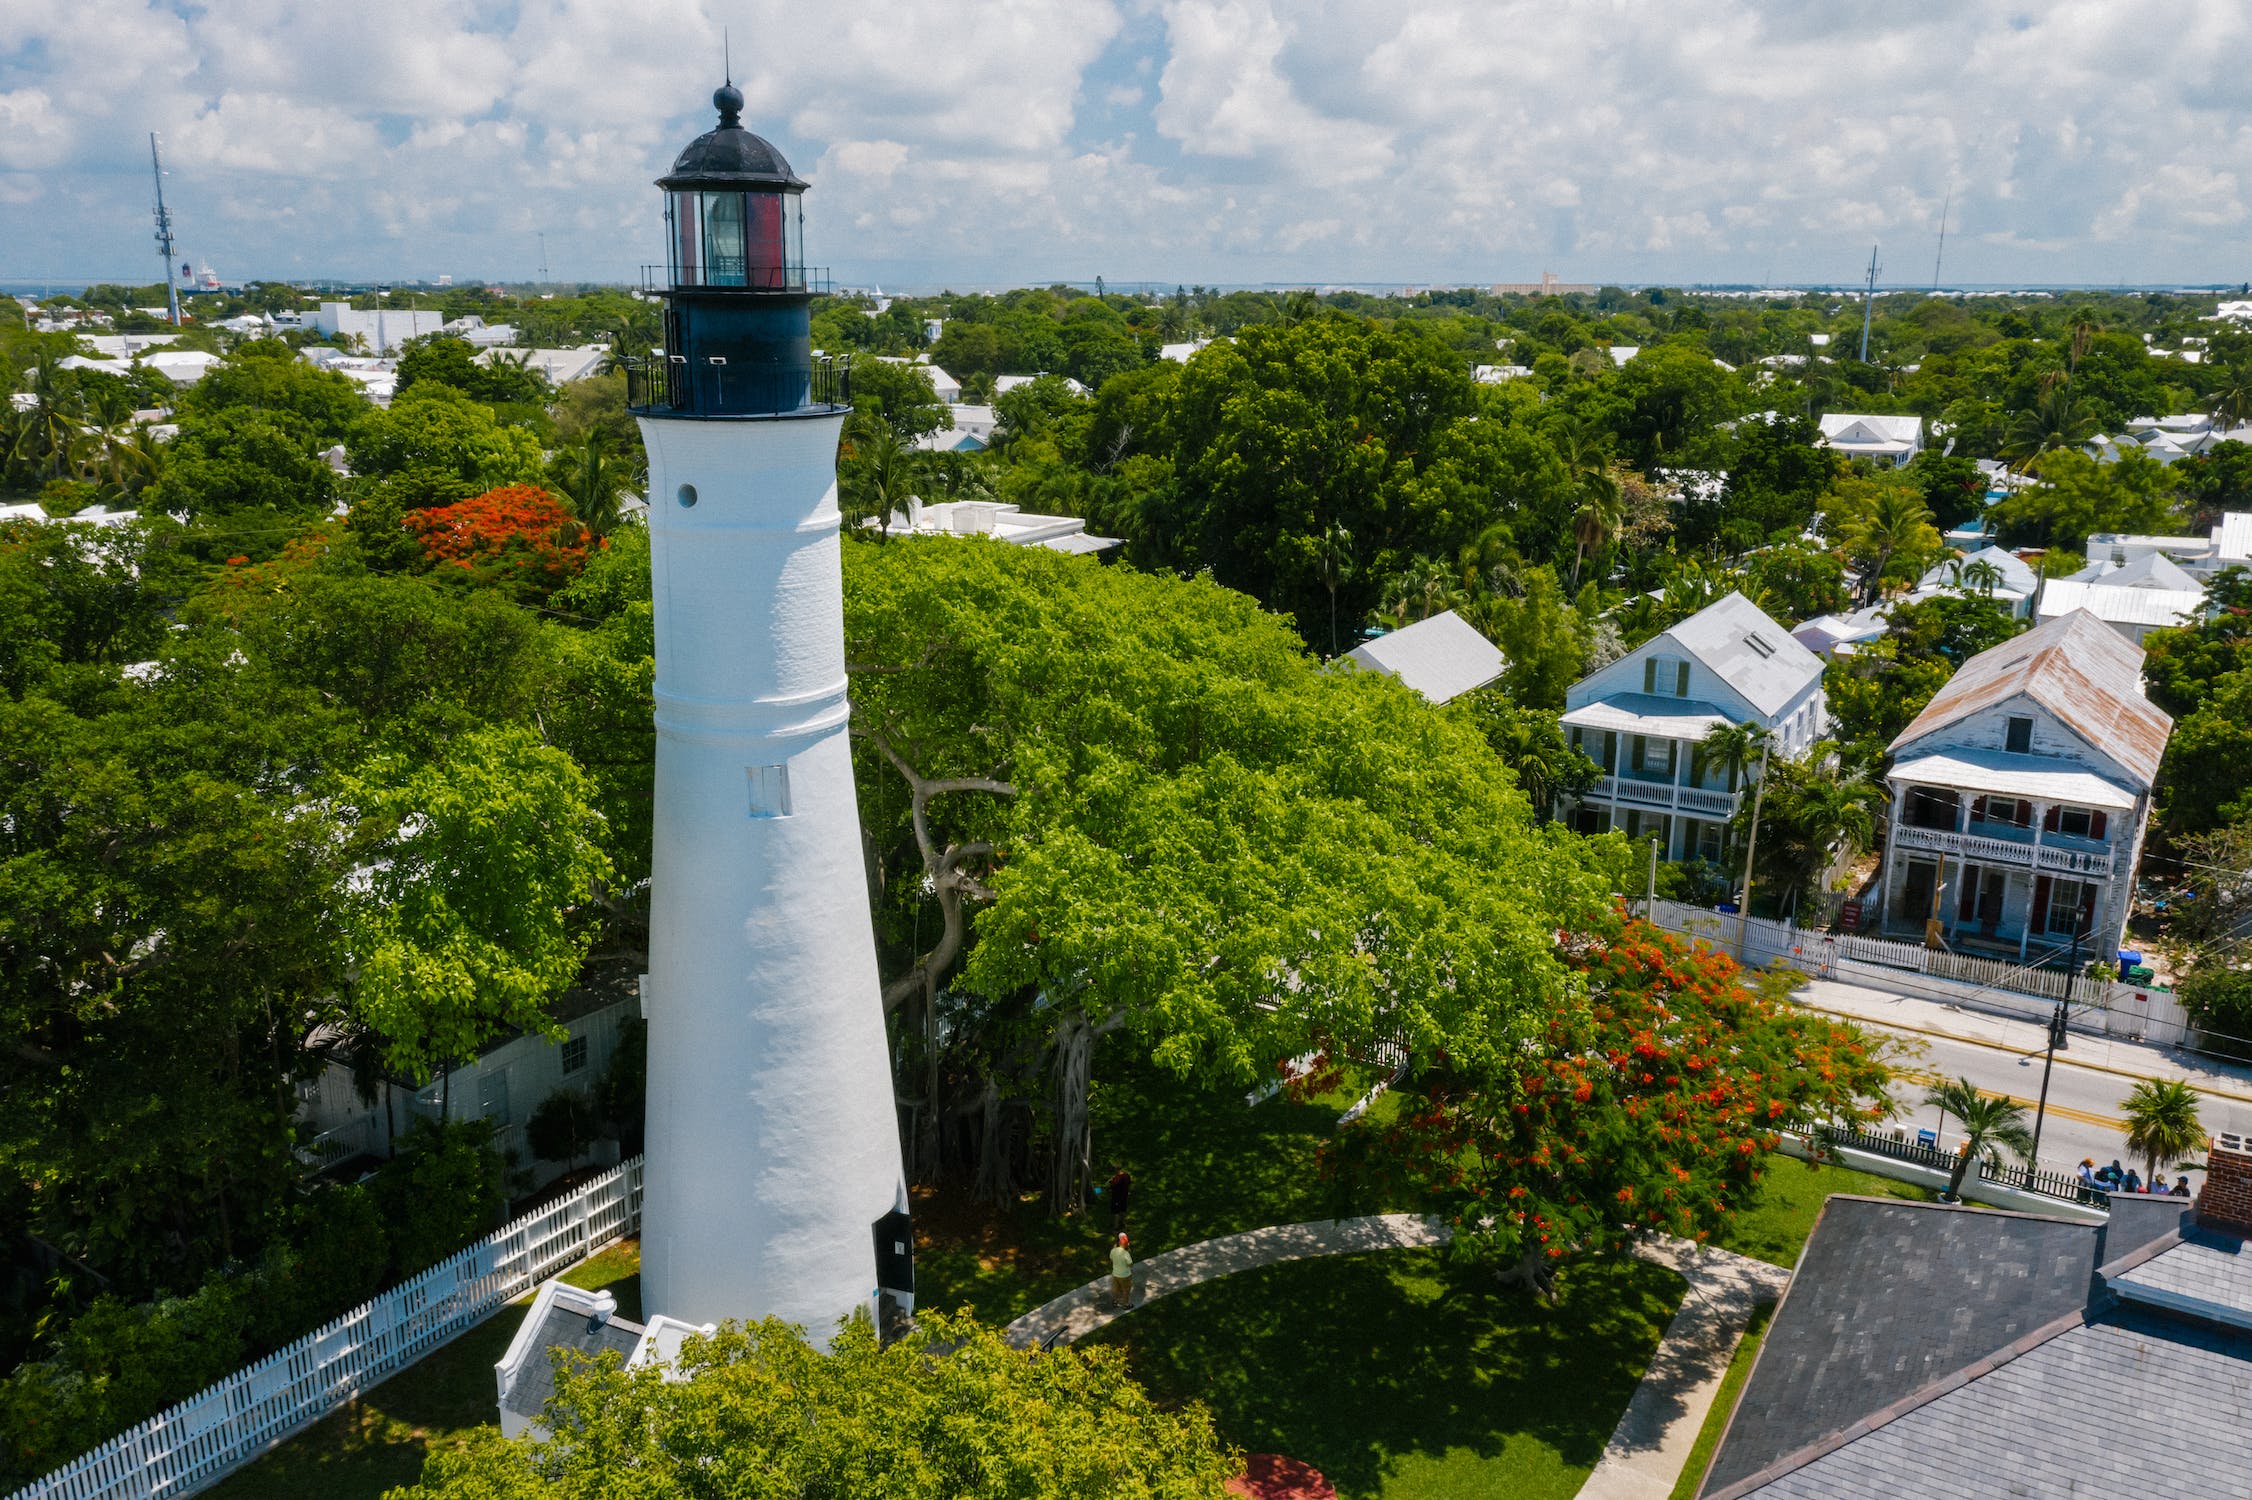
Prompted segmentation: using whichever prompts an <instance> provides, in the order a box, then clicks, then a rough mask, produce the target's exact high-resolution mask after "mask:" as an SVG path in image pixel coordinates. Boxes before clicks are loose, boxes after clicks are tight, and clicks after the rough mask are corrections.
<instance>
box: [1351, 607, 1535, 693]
mask: <svg viewBox="0 0 2252 1500" xmlns="http://www.w3.org/2000/svg"><path fill="white" fill-rule="evenodd" d="M1345 659H1346V660H1348V661H1350V662H1353V663H1354V664H1356V665H1358V666H1363V667H1367V668H1368V669H1369V670H1370V671H1374V672H1382V673H1384V674H1385V675H1386V676H1388V677H1397V678H1398V679H1399V680H1400V681H1402V682H1404V683H1406V684H1407V685H1408V686H1409V687H1411V688H1414V689H1415V690H1416V691H1417V692H1419V693H1421V694H1422V695H1423V696H1424V697H1426V698H1428V699H1430V700H1431V701H1432V702H1433V703H1444V702H1446V701H1447V700H1448V699H1450V698H1456V697H1460V696H1461V695H1462V694H1464V693H1467V692H1469V691H1470V690H1471V689H1472V688H1479V687H1484V686H1485V685H1486V684H1487V683H1489V682H1491V681H1493V680H1494V679H1495V678H1496V677H1499V676H1500V675H1501V669H1502V665H1503V662H1502V655H1501V651H1500V649H1499V648H1498V647H1496V646H1495V645H1494V643H1493V642H1492V641H1489V640H1487V639H1486V638H1485V637H1484V636H1482V635H1480V634H1479V633H1478V631H1477V629H1476V627H1474V626H1472V625H1471V624H1470V622H1469V621H1467V620H1465V619H1463V618H1462V616H1460V615H1458V614H1456V613H1455V612H1454V611H1453V610H1451V609H1450V610H1448V611H1446V612H1445V613H1444V614H1436V615H1433V616H1432V617H1431V618H1430V619H1428V620H1418V621H1416V622H1415V623H1414V624H1413V625H1410V626H1408V627H1406V628H1405V629H1402V630H1395V631H1393V632H1392V633H1391V634H1389V635H1381V636H1378V637H1377V638H1376V639H1375V640H1373V641H1370V642H1368V643H1367V644H1366V645H1363V646H1356V647H1354V648H1353V649H1352V650H1350V651H1348V652H1346V653H1345Z"/></svg>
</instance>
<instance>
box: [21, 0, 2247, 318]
mask: <svg viewBox="0 0 2252 1500" xmlns="http://www.w3.org/2000/svg"><path fill="white" fill-rule="evenodd" d="M723 23H724V24H725V25H726V26H727V27H728V28H730V30H731V33H732V35H731V43H732V53H733V58H734V71H735V77H736V80H737V82H738V83H739V84H740V85H741V86H742V87H743V89H744V91H745V93H746V95H747V97H748V99H749V107H748V110H747V114H748V116H749V122H750V123H751V124H752V125H753V127H754V128H758V129H761V130H762V131H764V132H766V133H768V134H771V135H773V136H774V137H775V138H776V140H777V141H778V142H779V143H780V144H782V145H783V147H784V148H785V150H786V151H787V152H788V153H789V154H790V155H791V158H792V160H793V161H794V162H795V163H796V165H797V166H798V169H799V170H800V172H801V173H803V174H805V175H807V176H809V177H811V178H812V179H813V180H814V182H815V193H814V196H813V198H812V199H811V200H810V203H809V217H810V218H811V220H812V238H813V240H814V245H813V250H814V254H815V258H816V259H819V260H824V261H829V262H833V263H835V264H836V265H837V267H838V269H839V271H840V273H841V274H843V275H845V276H846V277H848V278H855V279H873V278H874V277H875V276H881V277H882V278H883V279H884V280H885V282H886V284H887V285H900V284H913V283H916V282H922V281H940V280H952V281H955V282H956V283H957V284H959V283H963V282H969V281H980V282H1009V281H1016V280H1020V279H1038V278H1045V277H1049V276H1056V275H1076V276H1092V275H1093V274H1094V273H1095V272H1096V271H1098V270H1099V271H1103V272H1105V273H1107V274H1109V275H1110V276H1111V278H1112V279H1113V280H1125V279H1128V278H1131V277H1136V276H1148V277H1153V278H1161V279H1163V280H1165V281H1168V282H1170V281H1175V280H1182V281H1196V280H1205V281H1214V280H1252V281H1257V280H1268V279H1275V280H1304V279H1320V280H1345V279H1366V280H1398V281H1422V280H1429V279H1435V278H1462V279H1508V280H1516V279H1521V278H1523V277H1525V276H1528V275H1531V274H1532V273H1534V272H1535V271H1537V270H1539V269H1542V268H1543V267H1547V268H1551V269H1555V270H1558V271H1559V272H1562V273H1563V274H1566V275H1568V276H1571V277H1573V278H1574V279H1582V278H1589V279H1620V280H1640V279H1659V278H1665V279H1679V280H1695V279H1727V280H1744V279H1766V278H1768V277H1775V278H1825V279H1837V280H1849V279H1851V278H1852V277H1853V275H1854V274H1855V272H1856V270H1857V268H1858V266H1859V265H1860V264H1861V263H1862V261H1863V260H1864V259H1865V257H1866V256H1867V254H1868V245H1869V243H1870V242H1871V241H1872V240H1876V241H1880V242H1882V243H1883V245H1884V246H1885V250H1884V254H1883V258H1884V259H1885V260H1886V261H1887V262H1888V263H1890V264H1895V265H1898V266H1900V267H1903V268H1905V267H1907V266H1909V265H1911V264H1920V263H1921V262H1922V261H1923V258H1924V257H1925V256H1926V255H1927V254H1928V253H1929V249H1930V246H1931V243H1932V241H1933V240H1934V239H1935V238H1936V234H1937V227H1938V219H1939V207H1940V203H1941V201H1942V199H1944V198H1946V197H1947V196H1948V195H1949V194H1950V193H1951V194H1952V195H1953V206H1952V208H1951V209H1950V210H1949V215H1948V217H1949V254H1948V274H1949V276H1950V279H1954V278H1957V277H1960V278H1964V279H1970V280H1981V281H2001V280H2009V279H2014V278H2022V279H2042V280H2087V281H2095V282H2116V281H2119V280H2166V279H2174V278H2182V279H2200V280H2217V279H2231V280H2233V279H2240V278H2241V276H2242V275H2243V274H2244V269H2245V268H2244V265H2243V263H2242V258H2241V257H2242V250H2241V245H2240V240H2241V235H2242V230H2243V225H2244V223H2245V220H2246V218H2247V217H2248V215H2247V207H2246V203H2245V188H2244V184H2245V183H2246V182H2248V181H2252V75H2248V74H2247V72H2246V70H2245V69H2243V67H2242V66H2241V62H2240V61H2239V60H2240V59H2241V58H2242V57H2243V56H2244V55H2246V53H2247V50H2248V49H2252V8H2248V7H2245V6H2244V5H2242V4H2241V3H2240V0H2181V3H2179V4H2177V5H2174V6H2171V7H2169V8H2168V10H2167V14H2166V18H2165V21H2164V24H2163V25H2156V24H2152V21H2151V18H2150V16H2149V15H2147V14H2144V13H2141V12H2139V11H2138V10H2136V9H2135V8H2132V7H2122V6H2118V5H2116V4H2112V3H2108V0H2052V3H2051V4H2048V5H2045V6H2038V7H2035V6H2026V7H2023V8H2022V9H2020V10H2019V11H2016V12H2011V11H2008V10H2004V9H1999V8H1993V7H1984V6H1962V5H1959V4H1954V3H1949V0H1903V3H1900V4H1896V5H1894V6H1890V7H1886V8H1883V9H1881V10H1870V9H1866V8H1855V10H1854V12H1853V14H1851V15H1850V16H1845V15H1840V14H1839V13H1838V12H1837V10H1836V8H1835V7H1833V6H1831V5H1827V4H1822V3H1819V0H1669V3H1665V4H1658V3H1656V0H1610V3H1584V4H1569V3H1562V0H1405V3H1403V0H993V3H981V4H978V5H974V6H957V7H938V6H932V5H929V4H927V3H916V0H862V3H860V4H857V5H854V6H852V7H848V8H841V9H834V10H824V9H821V8H817V7H815V8H808V7H804V6H802V5H785V4H783V3H781V0H728V3H727V4H725V5H721V4H719V3H717V0H636V3H635V4H633V5H630V6H628V5H625V4H622V3H619V0H388V3H386V4H384V5H381V6H341V5H308V4H304V3H302V0H224V3H207V4H201V5H191V6H177V7H176V6H175V5H174V4H172V3H170V0H0V276H8V275H32V276H66V277H67V276H69V275H71V274H74V273H76V274H82V275H86V276H89V277H105V278H106V277H111V276H116V275H126V274H136V268H141V266H142V262H143V261H144V260H145V259H146V251H145V249H144V248H143V247H144V246H145V244H146V239H147V230H146V223H147V207H146V201H147V185H146V169H147V163H146V156H145V153H146V147H147V141H146V136H147V133H148V132H149V131H150V130H156V131H159V132H162V133H163V134H164V136H165V138H166V141H167V151H168V158H169V162H168V164H169V165H170V166H171V167H172V168H173V175H172V178H171V180H170V182H168V184H167V193H168V196H169V197H170V198H171V199H172V201H173V206H174V209H175V213H176V216H177V218H178V219H179V222H180V226H181V229H182V231H183V237H184V238H183V244H184V248H186V249H187V250H188V251H189V252H190V253H191V255H192V257H193V258H194V259H196V260H197V261H198V262H199V263H201V262H202V261H204V260H206V259H208V260H210V261H212V262H213V263H215V264H217V265H219V266H220V267H221V269H222V270H224V271H226V272H228V273H230V274H254V273H275V274H284V273H288V274H309V273H314V274H317V273H330V274H345V275H353V274H360V275H401V276H412V275H419V274H432V273H435V272H437V271H445V270H450V271H454V272H455V273H457V274H463V275H474V274H487V275H502V276H515V275H523V274H526V273H527V272H528V271H530V270H531V268H532V267H533V265H534V264H535V263H536V261H535V257H536V255H537V249H536V246H537V236H538V234H539V233H540V232H541V231H543V230H544V231H545V232H546V233H547V236H548V247H549V258H550V260H551V262H552V264H553V265H554V267H555V269H556V270H557V272H558V273H559V274H562V275H567V276H586V277H604V278H623V277H625V276H627V275H629V274H631V270H632V268H633V266H634V265H635V264H636V263H637V262H639V261H641V260H645V259H650V258H652V257H653V252H654V242H655V238H656V233H655V225H656V213H657V209H656V201H655V193H654V190H653V188H652V187H651V185H650V183H651V179H653V178H654V177H655V176H657V175H658V174H659V173H660V172H661V171H662V170H663V168H664V166H665V165H666V163H667V162H668V161H669V159H670V157H671V155H672V153H673V152H675V151H677V150H678V149H679V147H680V146H681V145H682V144H684V143H685V141H686V140H687V139H688V137H689V136H691V135H693V134H694V133H695V132H696V131H697V130H700V129H702V128H704V126H705V124H706V123H708V121H709V118H710V112H709V107H708V105H707V104H706V103H705V100H706V99H707V97H708V95H709V92H710V89H711V87H712V85H713V83H714V82H716V77H715V75H716V74H717V72H718V66H719V57H720V49H721V38H720V32H721V27H722V24H723ZM1958 245H1959V246H1960V247H1961V248H1960V249H1959V250H1958V249H1957V248H1956V247H1957V246H1958ZM139 273H140V274H145V269H142V270H141V271H140V272H139ZM1902 274H1904V275H1905V274H1906V273H1905V271H1903V273H1902Z"/></svg>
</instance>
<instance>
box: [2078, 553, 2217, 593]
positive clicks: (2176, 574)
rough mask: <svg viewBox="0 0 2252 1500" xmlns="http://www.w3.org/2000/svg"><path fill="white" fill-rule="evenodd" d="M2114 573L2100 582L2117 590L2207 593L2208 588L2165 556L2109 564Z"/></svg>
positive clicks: (2157, 555) (2111, 572) (2163, 554)
mask: <svg viewBox="0 0 2252 1500" xmlns="http://www.w3.org/2000/svg"><path fill="white" fill-rule="evenodd" d="M2105 566H2106V567H2108V568H2109V569H2110V571H2109V572H2107V573H2105V574H2104V575H2103V576H2102V577H2101V578H2099V579H2098V580H2097V582H2099V583H2101V584H2103V586H2104V587H2106V588H2114V589H2175V590H2179V591H2181V592H2184V593H2198V594H2202V593H2204V592H2205V585H2203V584H2201V583H2199V582H2198V581H2197V580H2196V579H2194V578H2192V577H2190V576H2189V574H2187V573H2185V572H2183V571H2182V565H2181V564H2180V563H2177V562H2175V561H2174V560H2173V559H2172V558H2170V557H2168V556H2167V555H2166V554H2165V553H2163V552H2145V553H2144V554H2143V555H2142V556H2140V557H2138V558H2136V559H2135V560H2134V561H2133V562H2130V563H2120V564H2117V565H2113V564H2105Z"/></svg>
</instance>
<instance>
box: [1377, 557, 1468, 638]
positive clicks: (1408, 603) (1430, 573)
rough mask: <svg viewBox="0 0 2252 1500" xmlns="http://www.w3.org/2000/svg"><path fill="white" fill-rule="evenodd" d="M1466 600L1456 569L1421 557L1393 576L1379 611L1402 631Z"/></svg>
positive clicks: (1393, 625)
mask: <svg viewBox="0 0 2252 1500" xmlns="http://www.w3.org/2000/svg"><path fill="white" fill-rule="evenodd" d="M1462 599H1463V591H1462V589H1461V587H1460V586H1459V585H1458V584H1456V582H1455V581H1454V573H1453V570H1452V569H1450V568H1447V567H1446V566H1445V565H1443V564H1441V563H1436V562H1433V561H1432V560H1431V559H1429V558H1427V557H1421V558H1417V559H1416V560H1415V561H1414V562H1412V563H1410V564H1409V565H1408V566H1406V567H1405V568H1402V569H1401V570H1400V571H1399V572H1397V573H1395V574H1393V575H1392V579H1391V581H1390V582H1389V583H1387V584H1385V585H1384V597H1383V600H1382V602H1381V603H1380V604H1379V605H1378V606H1377V611H1378V613H1380V614H1381V615H1383V616H1384V618H1385V619H1387V620H1390V621H1391V622H1392V628H1393V629H1395V630H1398V629H1402V628H1404V627H1406V626H1409V625H1413V624H1414V623H1415V622H1416V621H1418V620H1428V619H1430V618H1431V617H1432V616H1433V615H1435V614H1439V613H1441V612H1442V611H1445V610H1449V609H1452V608H1454V607H1455V605H1457V604H1459V603H1461V602H1462Z"/></svg>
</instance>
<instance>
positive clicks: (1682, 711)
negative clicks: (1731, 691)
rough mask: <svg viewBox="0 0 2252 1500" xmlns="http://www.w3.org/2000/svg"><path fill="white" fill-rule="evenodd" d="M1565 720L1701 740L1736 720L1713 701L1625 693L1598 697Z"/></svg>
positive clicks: (1577, 724) (1576, 724) (1622, 731)
mask: <svg viewBox="0 0 2252 1500" xmlns="http://www.w3.org/2000/svg"><path fill="white" fill-rule="evenodd" d="M1562 722H1563V723H1565V724H1568V725H1572V726H1574V727H1577V728H1580V729H1611V730H1616V731H1617V732H1618V733H1620V734H1655V735H1661V736H1663V737H1664V738H1666V739H1669V740H1701V739H1703V738H1704V737H1705V735H1706V734H1708V733H1709V732H1711V731H1712V730H1714V729H1716V728H1718V727H1719V726H1720V725H1722V724H1727V723H1731V722H1733V721H1732V720H1731V719H1730V718H1729V717H1728V715H1726V714H1724V713H1722V712H1721V711H1720V710H1719V709H1718V708H1716V707H1714V706H1713V705H1712V704H1710V703H1698V702H1695V701H1694V700H1692V701H1688V702H1684V701H1683V700H1681V699H1679V698H1661V697H1658V696H1657V695H1656V694H1653V693H1621V694H1619V695H1618V696H1617V697H1615V698H1598V699H1597V700H1596V701H1595V702H1593V703H1590V704H1587V705H1586V706H1585V707H1582V708H1575V709H1573V710H1572V711H1571V712H1570V713H1568V714H1566V715H1564V717H1563V720H1562Z"/></svg>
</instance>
